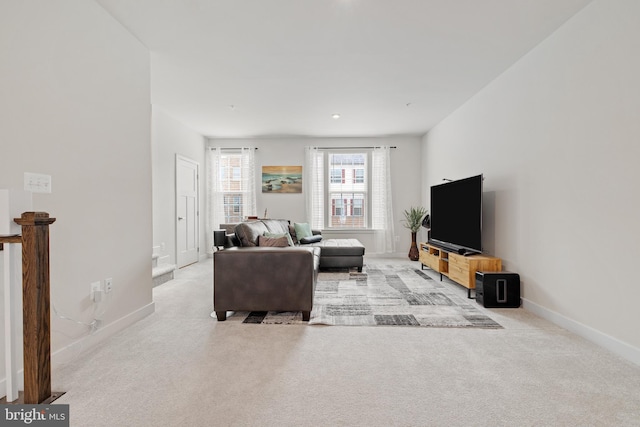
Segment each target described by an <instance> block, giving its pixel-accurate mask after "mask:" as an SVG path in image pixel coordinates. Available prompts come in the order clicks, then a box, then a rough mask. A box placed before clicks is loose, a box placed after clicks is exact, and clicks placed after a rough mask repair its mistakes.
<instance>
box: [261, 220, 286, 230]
mask: <svg viewBox="0 0 640 427" xmlns="http://www.w3.org/2000/svg"><path fill="white" fill-rule="evenodd" d="M261 222H262V223H263V224H264V225H265V226H266V227H267V230H269V233H288V232H289V221H287V220H286V219H263V220H261Z"/></svg>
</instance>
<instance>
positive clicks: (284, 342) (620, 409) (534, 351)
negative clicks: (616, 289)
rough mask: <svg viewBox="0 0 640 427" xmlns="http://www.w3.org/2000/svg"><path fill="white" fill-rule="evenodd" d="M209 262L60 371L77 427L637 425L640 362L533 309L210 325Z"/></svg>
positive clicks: (56, 380)
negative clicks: (432, 322) (377, 321)
mask: <svg viewBox="0 0 640 427" xmlns="http://www.w3.org/2000/svg"><path fill="white" fill-rule="evenodd" d="M365 262H367V263H368V264H370V265H371V264H374V263H384V264H394V265H395V264H399V265H411V266H414V267H419V265H418V263H412V262H410V261H408V260H407V261H405V260H389V259H386V260H376V259H373V258H371V259H367V260H365ZM211 266H212V263H211V261H210V260H208V261H206V262H202V263H199V264H197V265H194V266H192V267H188V268H186V269H182V270H179V271H176V279H174V280H172V281H170V282H167V283H165V284H163V285H161V286H159V287H157V288H155V289H154V300H155V302H156V309H157V310H156V312H155V313H154V314H152V315H150V316H149V317H147V318H145V319H143V320H142V321H140V322H138V323H136V324H135V325H133V326H132V327H130V328H128V329H127V330H125V331H123V332H121V333H119V334H117V335H115V336H114V337H112V338H111V339H109V340H107V341H105V342H103V343H101V344H99V345H98V346H97V347H95V348H93V349H89V350H87V351H85V352H83V353H81V354H79V355H78V357H77V358H76V359H75V360H73V361H72V362H70V363H69V364H67V365H66V366H64V367H63V368H62V369H56V370H54V372H53V388H54V389H55V390H64V391H66V394H65V395H64V396H62V397H61V398H60V399H59V401H58V402H59V403H68V404H69V405H70V413H71V415H70V417H71V425H72V426H289V425H295V426H638V425H639V420H640V367H638V366H635V365H632V364H630V363H629V362H626V361H625V360H623V359H621V358H619V357H617V356H615V355H613V354H611V353H609V352H608V351H606V350H604V349H602V348H600V347H597V346H595V345H594V344H591V343H589V342H587V341H585V340H584V339H582V338H580V337H577V336H576V335H573V334H571V333H569V332H567V331H565V330H563V329H561V328H558V327H556V326H554V325H552V324H550V323H548V322H546V321H544V320H541V319H539V318H537V317H535V316H533V315H532V314H530V313H528V312H527V311H525V310H523V309H491V310H490V315H491V317H492V318H494V319H495V320H496V321H497V322H499V323H500V324H501V325H502V326H503V329H470V328H466V329H465V328H451V329H445V328H396V327H374V328H369V327H358V328H354V327H341V326H336V327H322V326H318V327H308V326H305V325H291V326H287V327H283V326H280V325H259V326H257V325H256V326H253V327H252V326H251V325H242V324H238V323H234V322H217V321H216V320H215V319H213V318H211V317H210V313H211V310H212V303H211V301H212V289H211V288H212V287H211V280H212V274H211V268H212V267H211ZM430 274H431V273H430ZM433 277H436V276H435V275H433ZM445 283H447V282H446V279H445ZM449 283H450V282H449ZM451 286H452V288H453V289H455V290H457V292H459V294H460V295H461V296H462V295H465V294H466V290H464V289H463V288H461V287H459V286H457V285H454V284H451ZM480 309H481V311H488V310H486V309H484V308H482V307H480ZM247 326H249V327H247Z"/></svg>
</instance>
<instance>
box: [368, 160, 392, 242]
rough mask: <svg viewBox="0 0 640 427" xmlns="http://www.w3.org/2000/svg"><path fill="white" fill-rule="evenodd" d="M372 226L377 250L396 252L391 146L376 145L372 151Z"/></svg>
mask: <svg viewBox="0 0 640 427" xmlns="http://www.w3.org/2000/svg"><path fill="white" fill-rule="evenodd" d="M371 226H372V228H373V229H374V230H375V236H376V248H377V251H376V252H378V253H393V252H395V248H396V242H395V233H394V230H393V202H392V198H391V148H390V147H376V148H374V149H373V151H372V152H371Z"/></svg>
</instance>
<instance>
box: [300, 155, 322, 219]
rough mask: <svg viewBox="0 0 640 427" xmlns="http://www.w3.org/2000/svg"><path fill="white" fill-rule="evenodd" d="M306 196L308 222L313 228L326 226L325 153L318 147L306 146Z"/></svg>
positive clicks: (304, 185)
mask: <svg viewBox="0 0 640 427" xmlns="http://www.w3.org/2000/svg"><path fill="white" fill-rule="evenodd" d="M303 188H304V190H303V191H304V194H305V196H304V198H305V205H306V206H305V207H306V210H307V222H308V223H309V225H311V228H312V229H315V230H321V229H323V228H324V153H323V152H322V151H320V149H318V147H306V148H305V166H304V180H303Z"/></svg>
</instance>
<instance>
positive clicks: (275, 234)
mask: <svg viewBox="0 0 640 427" xmlns="http://www.w3.org/2000/svg"><path fill="white" fill-rule="evenodd" d="M262 235H263V236H264V237H275V238H278V237H286V238H287V242H288V243H289V246H294V245H293V239H292V238H291V236H290V235H289V233H270V232H268V231H265V232H264V233H262Z"/></svg>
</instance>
